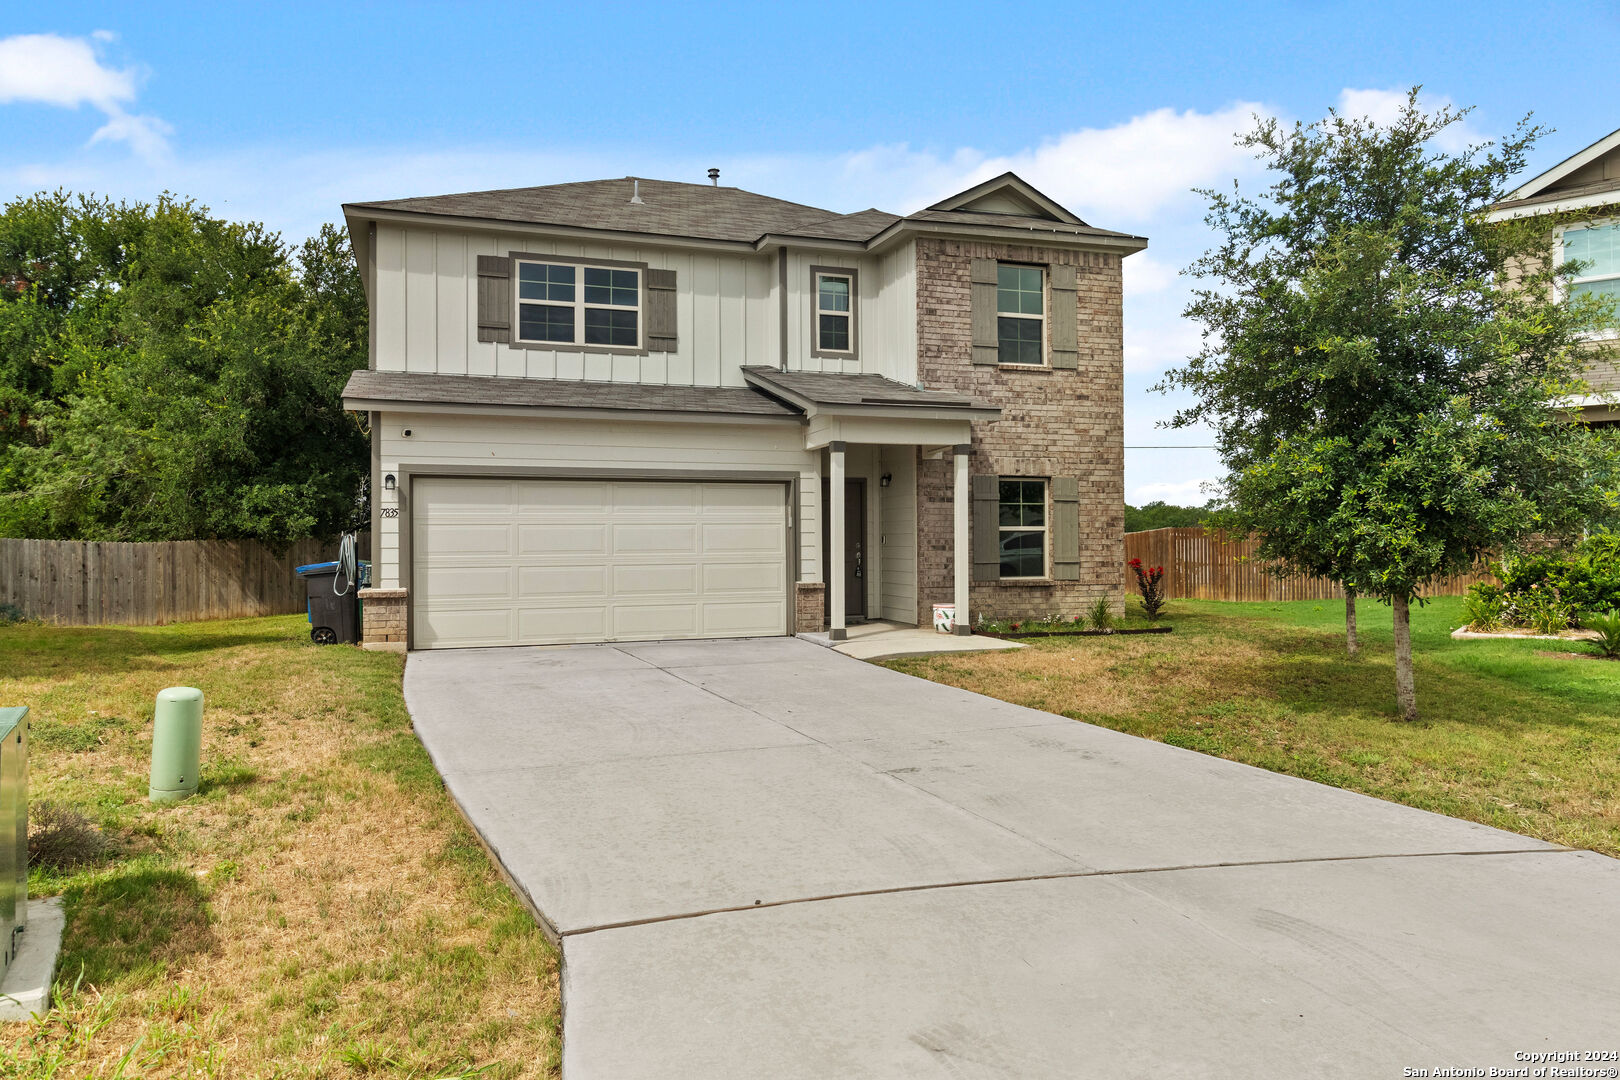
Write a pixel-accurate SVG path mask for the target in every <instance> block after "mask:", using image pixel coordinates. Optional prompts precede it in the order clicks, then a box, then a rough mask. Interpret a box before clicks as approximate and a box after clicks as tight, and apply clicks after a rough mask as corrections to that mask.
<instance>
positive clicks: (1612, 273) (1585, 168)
mask: <svg viewBox="0 0 1620 1080" xmlns="http://www.w3.org/2000/svg"><path fill="white" fill-rule="evenodd" d="M1524 217H1544V218H1546V219H1547V221H1548V224H1549V226H1550V227H1551V228H1552V230H1553V234H1554V238H1553V258H1554V259H1557V260H1559V261H1560V262H1562V261H1563V260H1565V259H1569V260H1578V261H1579V262H1580V263H1581V264H1582V265H1581V269H1580V271H1579V273H1578V274H1577V275H1576V276H1575V278H1574V279H1573V280H1572V281H1571V282H1570V285H1569V289H1570V291H1571V292H1572V293H1595V294H1597V295H1599V296H1605V297H1620V131H1615V132H1612V133H1610V134H1609V135H1606V136H1605V137H1603V138H1602V139H1599V140H1598V141H1597V142H1595V143H1593V144H1592V145H1591V146H1588V147H1587V148H1586V149H1584V150H1582V151H1581V152H1580V153H1578V154H1575V155H1573V156H1571V157H1568V158H1566V159H1564V160H1563V161H1560V162H1559V163H1558V164H1557V165H1554V166H1553V167H1552V168H1550V169H1548V170H1547V171H1546V172H1544V173H1542V174H1540V175H1539V176H1536V177H1534V178H1533V179H1531V180H1528V181H1526V182H1525V183H1524V184H1521V185H1520V186H1519V187H1517V188H1515V189H1514V191H1513V193H1512V194H1511V195H1509V197H1508V198H1506V199H1504V200H1502V201H1501V202H1499V203H1497V204H1496V205H1495V206H1494V207H1492V208H1491V211H1490V214H1489V215H1488V220H1492V221H1502V220H1506V219H1509V218H1524ZM1588 345H1589V347H1590V350H1591V362H1590V364H1589V365H1588V373H1587V382H1588V383H1590V384H1591V385H1590V391H1591V392H1590V393H1588V394H1585V395H1582V396H1581V397H1580V398H1579V399H1578V400H1576V401H1575V402H1573V403H1572V404H1574V405H1575V406H1576V407H1577V408H1578V409H1579V411H1580V415H1581V419H1583V420H1585V421H1586V422H1587V423H1589V424H1594V425H1599V426H1603V427H1611V426H1620V364H1617V363H1616V350H1617V349H1620V328H1616V329H1613V330H1609V331H1605V332H1603V333H1600V334H1596V335H1593V337H1592V340H1591V341H1590V342H1589V343H1588Z"/></svg>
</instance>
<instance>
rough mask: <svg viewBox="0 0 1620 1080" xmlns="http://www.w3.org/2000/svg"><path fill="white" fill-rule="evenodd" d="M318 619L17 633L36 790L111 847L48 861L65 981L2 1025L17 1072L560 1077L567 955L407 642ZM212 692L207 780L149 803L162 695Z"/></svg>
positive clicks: (7, 635) (22, 629) (10, 701)
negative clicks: (450, 782)
mask: <svg viewBox="0 0 1620 1080" xmlns="http://www.w3.org/2000/svg"><path fill="white" fill-rule="evenodd" d="M307 632H308V628H307V626H306V624H305V622H304V620H303V618H302V617H300V616H291V617H285V618H269V619H247V620H235V621H224V622H209V623H189V624H180V625H175V626H167V627H75V628H58V627H44V626H39V625H26V624H25V625H19V626H6V627H0V704H5V705H28V706H30V708H31V709H32V710H33V711H32V714H31V717H30V719H31V721H32V723H33V727H32V739H33V744H32V751H31V760H30V764H31V772H32V775H31V786H32V790H31V792H30V795H31V800H30V801H31V803H32V804H34V805H35V806H38V805H39V803H41V802H42V801H50V802H53V803H57V804H63V805H67V806H69V807H72V808H75V809H77V810H78V811H80V812H82V813H84V814H86V815H87V816H88V817H90V818H91V819H92V820H93V821H94V822H95V823H96V824H98V825H99V826H100V827H101V830H102V833H103V835H104V836H105V837H106V838H107V839H108V841H109V842H110V849H109V851H108V852H107V853H106V854H105V855H104V856H102V857H100V858H98V859H96V860H95V861H93V862H92V863H90V864H89V865H85V866H81V867H77V868H74V869H71V870H67V871H60V870H50V869H44V868H36V869H35V870H34V872H33V873H32V875H31V878H30V889H31V892H32V893H33V894H34V895H50V894H60V895H62V896H63V898H64V904H65V908H66V914H67V930H66V934H65V938H64V942H63V953H62V958H61V963H60V966H59V968H58V975H59V979H60V980H61V982H60V985H61V987H62V991H61V992H60V993H59V995H58V1002H57V1005H56V1007H55V1008H53V1009H52V1010H51V1012H50V1013H49V1014H47V1015H46V1016H45V1017H44V1018H43V1019H42V1020H41V1021H40V1022H38V1023H36V1024H31V1025H27V1026H18V1027H17V1028H15V1029H9V1030H7V1031H4V1032H0V1076H5V1077H19V1078H26V1080H45V1078H47V1077H62V1078H66V1077H74V1078H78V1077H125V1078H129V1077H159V1076H161V1077H171V1076H173V1077H180V1076H184V1077H227V1076H228V1077H359V1076H367V1075H386V1076H391V1077H423V1078H428V1077H441V1076H456V1075H464V1074H469V1073H475V1072H476V1073H477V1075H480V1076H485V1077H490V1078H495V1077H504V1078H512V1077H545V1076H553V1075H555V1071H556V1067H557V1058H558V1050H559V1041H558V1040H559V998H558V983H557V957H556V953H555V952H554V950H553V949H552V948H551V947H550V945H549V944H548V943H547V942H546V940H545V938H544V937H543V936H542V935H541V934H540V932H539V930H538V928H537V927H536V925H535V923H534V921H533V920H532V919H531V918H530V917H529V915H528V913H527V912H526V911H525V910H524V909H523V908H522V907H521V906H520V904H519V903H518V901H517V899H516V898H515V897H514V896H513V895H512V893H511V892H510V891H509V890H508V889H507V888H506V886H505V885H504V884H503V883H502V882H501V881H500V879H499V878H498V877H497V875H496V873H495V871H494V870H493V868H492V867H491V865H490V863H489V861H488V860H487V859H486V857H485V855H484V852H483V850H482V849H481V848H480V847H479V846H478V844H477V841H476V838H475V837H474V836H473V834H472V833H471V831H470V830H469V829H468V828H467V826H466V825H465V823H464V822H463V821H462V820H461V818H460V816H459V815H458V814H457V812H456V810H455V807H454V806H453V804H452V803H451V802H450V800H449V797H448V795H447V794H446V793H445V791H444V787H443V785H442V783H441V782H440V780H439V778H438V775H437V774H436V773H435V772H434V770H433V768H432V765H431V764H430V762H429V761H428V758H427V755H426V753H425V752H424V751H423V750H422V747H421V744H420V743H419V742H417V740H416V738H415V736H414V734H413V733H412V732H411V729H410V720H409V717H408V715H407V713H406V711H405V704H404V700H403V698H402V696H401V692H400V673H401V668H402V665H401V657H399V656H398V655H394V654H387V653H373V652H364V651H361V650H359V649H355V648H349V647H344V646H329V647H325V648H321V647H317V646H314V645H311V644H310V643H309V640H308V636H307ZM175 685H189V686H196V687H199V688H201V689H202V691H203V693H204V695H205V697H206V705H207V711H206V715H205V718H204V736H203V771H202V775H201V791H200V792H199V794H198V795H196V796H195V797H193V798H191V799H189V800H186V801H185V802H181V803H166V804H161V805H153V804H151V803H149V802H147V800H146V789H147V769H148V765H149V752H150V748H151V718H152V705H153V699H154V697H155V695H156V694H157V692H158V691H159V690H161V689H162V688H164V687H166V686H175Z"/></svg>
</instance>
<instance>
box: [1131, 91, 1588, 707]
mask: <svg viewBox="0 0 1620 1080" xmlns="http://www.w3.org/2000/svg"><path fill="white" fill-rule="evenodd" d="M1464 115H1465V112H1459V111H1456V110H1452V109H1450V108H1443V109H1441V110H1439V111H1437V112H1433V113H1429V112H1425V111H1424V110H1423V109H1422V108H1421V107H1420V106H1419V104H1418V100H1417V91H1416V90H1413V91H1412V93H1411V95H1410V96H1409V98H1408V100H1407V103H1406V106H1405V108H1404V109H1403V110H1402V111H1401V113H1400V115H1399V117H1398V118H1396V119H1395V120H1394V121H1392V122H1391V123H1389V124H1387V125H1385V124H1378V123H1375V122H1372V121H1370V120H1367V119H1364V118H1358V117H1349V116H1340V115H1337V114H1333V113H1330V114H1329V116H1328V117H1327V118H1326V119H1325V120H1322V121H1320V122H1318V123H1315V124H1311V125H1293V126H1285V125H1282V124H1279V123H1277V122H1275V121H1260V122H1258V123H1257V126H1256V127H1255V129H1254V130H1253V131H1252V132H1250V133H1249V134H1247V135H1246V136H1244V137H1243V138H1242V139H1241V144H1242V145H1245V146H1247V147H1250V148H1252V149H1253V150H1255V151H1256V153H1257V156H1259V157H1260V159H1261V160H1262V161H1263V162H1264V163H1265V164H1266V166H1267V167H1268V168H1269V170H1270V171H1271V173H1272V177H1273V182H1272V183H1271V185H1270V186H1269V187H1268V188H1267V189H1266V190H1265V191H1264V192H1263V193H1262V194H1260V195H1259V196H1249V195H1246V194H1244V193H1243V192H1241V191H1239V190H1238V189H1237V188H1236V187H1234V189H1233V190H1232V191H1231V192H1206V193H1205V194H1206V195H1207V197H1208V199H1209V206H1210V209H1209V214H1208V217H1207V220H1208V222H1209V223H1210V225H1211V226H1212V227H1213V228H1214V229H1215V230H1216V232H1217V233H1218V235H1219V236H1220V242H1219V244H1218V246H1216V247H1215V248H1213V249H1212V250H1210V251H1209V252H1207V253H1206V254H1205V255H1204V257H1203V258H1202V259H1200V260H1199V261H1198V262H1197V263H1195V264H1194V266H1193V267H1192V273H1194V274H1195V275H1196V276H1198V277H1199V278H1201V279H1203V280H1204V282H1205V285H1204V287H1202V288H1201V289H1200V290H1198V291H1197V292H1196V293H1195V295H1194V300H1193V302H1192V303H1191V305H1190V306H1189V307H1188V309H1187V315H1188V316H1189V317H1191V318H1193V319H1196V320H1198V321H1199V322H1201V323H1202V324H1203V328H1204V347H1203V349H1202V350H1201V351H1200V352H1199V353H1198V355H1196V356H1194V357H1192V358H1191V359H1189V361H1188V362H1187V364H1186V365H1185V366H1183V367H1181V368H1179V369H1177V370H1175V371H1173V372H1171V373H1170V374H1169V376H1168V377H1167V378H1166V380H1165V382H1164V383H1163V384H1162V386H1163V387H1164V388H1165V389H1169V388H1183V389H1186V390H1190V391H1192V393H1193V395H1194V397H1195V404H1193V405H1192V406H1190V407H1188V408H1186V409H1184V410H1182V411H1181V412H1179V413H1178V414H1177V415H1176V417H1175V419H1174V421H1173V423H1174V424H1176V425H1178V426H1182V425H1188V424H1194V423H1205V424H1208V425H1210V426H1211V427H1213V428H1214V430H1215V433H1216V439H1217V446H1218V448H1219V450H1220V453H1221V455H1222V457H1223V459H1224V461H1225V463H1226V465H1227V467H1228V469H1229V474H1228V477H1227V479H1226V481H1225V483H1224V492H1223V494H1224V510H1223V511H1222V512H1220V513H1219V514H1217V515H1216V518H1215V523H1216V524H1219V525H1223V526H1225V527H1226V528H1228V529H1232V530H1235V531H1237V532H1239V533H1244V534H1249V535H1254V536H1257V537H1258V538H1259V539H1260V550H1259V554H1260V555H1261V556H1262V557H1265V558H1269V559H1273V560H1276V561H1277V563H1278V564H1279V566H1280V567H1282V568H1283V569H1291V570H1300V571H1305V572H1310V573H1320V574H1326V575H1328V576H1330V577H1332V578H1334V579H1335V580H1338V581H1340V582H1342V583H1344V584H1345V585H1346V586H1347V587H1349V588H1351V589H1352V590H1353V591H1354V592H1359V593H1361V594H1363V595H1368V596H1372V597H1376V598H1378V599H1381V600H1384V601H1387V602H1388V603H1389V604H1390V605H1391V606H1392V607H1393V609H1394V616H1395V661H1396V665H1395V666H1396V699H1397V705H1398V710H1399V713H1400V715H1401V716H1402V717H1403V718H1405V719H1409V720H1410V719H1415V718H1416V717H1417V704H1416V693H1415V686H1414V681H1413V674H1412V657H1411V633H1410V622H1409V609H1408V605H1409V604H1410V603H1411V602H1413V601H1414V600H1418V599H1419V598H1420V596H1421V590H1422V589H1423V587H1424V585H1425V584H1426V583H1427V582H1429V581H1431V580H1432V579H1433V578H1435V577H1437V576H1441V575H1446V574H1452V573H1456V572H1459V571H1462V570H1465V569H1467V568H1468V567H1469V566H1471V565H1472V564H1473V563H1474V562H1475V560H1477V559H1478V558H1480V557H1481V556H1483V555H1485V554H1486V553H1488V552H1493V551H1511V550H1514V549H1516V548H1518V547H1520V546H1521V545H1523V544H1524V543H1525V542H1526V541H1527V540H1528V539H1529V538H1531V537H1532V536H1542V537H1549V536H1551V537H1556V536H1566V535H1570V534H1573V533H1575V532H1578V531H1579V530H1580V529H1581V528H1582V527H1584V526H1586V525H1588V524H1589V523H1592V522H1595V521H1600V520H1606V519H1610V518H1612V517H1613V515H1614V514H1615V511H1616V507H1617V505H1620V504H1617V487H1620V479H1617V475H1616V468H1617V466H1616V453H1615V451H1616V448H1615V444H1614V440H1613V439H1612V438H1609V437H1606V435H1605V434H1604V433H1599V432H1596V431H1593V430H1591V429H1589V428H1587V427H1586V426H1584V425H1582V424H1580V423H1578V422H1572V421H1571V418H1570V416H1569V414H1568V412H1567V410H1563V409H1561V408H1560V402H1561V401H1562V400H1564V399H1565V398H1567V397H1568V396H1569V395H1571V394H1573V393H1577V392H1579V391H1580V390H1581V388H1582V385H1583V384H1582V382H1581V369H1582V366H1583V361H1584V358H1585V356H1586V355H1587V354H1586V353H1585V352H1584V351H1583V341H1582V338H1583V335H1584V334H1585V333H1586V332H1587V331H1590V330H1593V329H1595V328H1597V327H1598V326H1600V325H1601V324H1602V323H1603V322H1604V320H1606V319H1607V318H1609V317H1610V315H1611V312H1609V311H1608V310H1606V309H1605V308H1604V306H1603V305H1602V304H1600V303H1598V302H1597V301H1593V300H1579V301H1576V302H1570V303H1562V302H1560V301H1559V299H1558V297H1559V296H1560V295H1561V290H1559V289H1558V288H1557V285H1558V283H1559V281H1560V280H1561V279H1562V278H1563V277H1566V276H1567V275H1569V274H1570V273H1571V272H1572V271H1573V269H1574V267H1573V266H1572V265H1571V264H1567V263H1566V264H1563V265H1562V266H1560V265H1557V264H1556V261H1555V260H1554V259H1553V258H1552V251H1551V246H1550V245H1551V242H1552V241H1551V237H1550V235H1549V231H1548V229H1547V226H1546V223H1545V222H1536V221H1529V222H1509V223H1502V224H1492V223H1489V222H1487V221H1486V214H1485V212H1486V210H1487V208H1488V207H1489V206H1490V205H1491V204H1492V203H1494V202H1496V201H1498V200H1499V199H1501V198H1502V197H1504V196H1505V195H1506V193H1507V191H1508V189H1509V185H1510V178H1511V177H1512V176H1513V175H1514V174H1515V173H1517V172H1519V171H1520V170H1521V168H1522V167H1523V165H1524V161H1525V155H1526V154H1527V152H1528V151H1529V149H1530V147H1531V146H1532V145H1533V144H1534V143H1535V140H1536V139H1537V137H1538V136H1539V135H1540V134H1541V132H1540V130H1539V129H1537V128H1535V127H1532V126H1530V125H1529V123H1528V121H1526V122H1524V123H1521V124H1520V125H1519V126H1518V128H1517V129H1516V130H1515V132H1514V133H1513V134H1512V135H1511V136H1510V137H1508V138H1506V139H1504V140H1502V141H1501V142H1500V143H1495V144H1491V143H1487V144H1484V145H1480V146H1473V147H1469V148H1466V149H1462V150H1458V151H1456V152H1446V151H1445V150H1442V149H1439V148H1438V147H1437V142H1438V141H1440V140H1441V139H1442V138H1443V137H1444V135H1445V134H1446V133H1448V132H1450V131H1453V130H1454V129H1455V127H1456V125H1457V124H1459V122H1460V121H1461V120H1462V119H1463V117H1464Z"/></svg>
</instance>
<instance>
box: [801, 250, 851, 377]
mask: <svg viewBox="0 0 1620 1080" xmlns="http://www.w3.org/2000/svg"><path fill="white" fill-rule="evenodd" d="M811 273H812V274H813V278H812V282H813V287H814V290H815V313H814V314H815V317H814V319H813V320H812V326H813V332H814V334H815V340H814V342H813V344H812V347H811V352H812V354H813V355H815V356H828V357H835V358H843V359H849V358H851V357H853V356H854V355H855V271H853V270H835V269H829V268H826V267H819V266H818V267H814V268H812V271H811Z"/></svg>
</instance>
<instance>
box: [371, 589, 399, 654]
mask: <svg viewBox="0 0 1620 1080" xmlns="http://www.w3.org/2000/svg"><path fill="white" fill-rule="evenodd" d="M406 596H407V591H406V590H405V589H361V590H360V624H361V626H360V636H361V641H362V643H363V644H365V645H367V646H381V647H389V646H395V647H398V648H401V649H403V648H404V647H405V619H406V603H405V598H406Z"/></svg>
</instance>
